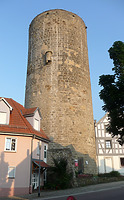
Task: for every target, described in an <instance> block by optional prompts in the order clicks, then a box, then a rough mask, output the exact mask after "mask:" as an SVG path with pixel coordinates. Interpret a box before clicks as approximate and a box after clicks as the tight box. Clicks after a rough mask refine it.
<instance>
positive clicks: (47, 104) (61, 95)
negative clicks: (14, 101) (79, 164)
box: [25, 9, 96, 173]
mask: <svg viewBox="0 0 124 200" xmlns="http://www.w3.org/2000/svg"><path fill="white" fill-rule="evenodd" d="M25 106H26V108H28V107H34V106H38V107H39V108H40V111H41V114H42V122H41V128H42V129H43V130H44V131H45V133H46V134H47V135H48V136H49V137H50V138H51V139H52V140H53V141H54V142H55V143H56V144H61V145H62V146H63V147H66V146H67V145H72V146H73V147H74V149H75V150H76V152H78V153H79V154H81V155H85V156H84V157H85V160H86V161H87V159H89V160H88V166H89V167H88V168H87V166H86V167H85V166H84V170H86V172H87V169H88V170H89V172H90V173H93V172H94V171H96V164H95V161H96V148H95V133H94V123H93V109H92V96H91V85H90V73H89V63H88V50H87V34H86V26H85V24H84V22H83V20H82V19H81V18H80V17H79V16H77V15H76V14H74V13H71V12H68V11H65V10H57V9H56V10H50V11H46V12H44V13H41V14H40V15H38V16H37V17H35V18H34V20H33V21H32V22H31V24H30V29H29V51H28V69H27V81H26V95H25ZM92 161H93V162H92ZM84 163H85V162H84Z"/></svg>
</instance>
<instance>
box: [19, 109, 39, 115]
mask: <svg viewBox="0 0 124 200" xmlns="http://www.w3.org/2000/svg"><path fill="white" fill-rule="evenodd" d="M37 110H38V112H39V115H40V117H41V113H40V110H39V108H38V107H34V108H26V109H25V108H24V109H22V110H21V112H22V114H23V115H24V116H33V115H34V114H35V112H36V111H37Z"/></svg>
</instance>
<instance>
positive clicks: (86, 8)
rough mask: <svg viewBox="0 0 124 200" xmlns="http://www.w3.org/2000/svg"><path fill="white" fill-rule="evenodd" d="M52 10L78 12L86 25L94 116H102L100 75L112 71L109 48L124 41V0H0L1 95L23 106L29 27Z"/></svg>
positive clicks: (96, 117) (95, 117)
mask: <svg viewBox="0 0 124 200" xmlns="http://www.w3.org/2000/svg"><path fill="white" fill-rule="evenodd" d="M50 9H65V10H68V11H71V12H73V13H75V14H77V15H79V16H80V17H81V18H82V19H83V20H84V22H85V24H86V26H87V27H88V28H87V43H88V55H89V67H90V78H91V87H92V101H93V113H94V119H96V120H97V121H98V120H99V119H100V118H101V117H103V115H104V111H102V105H103V102H102V101H101V100H100V98H99V91H100V90H101V88H100V87H99V85H98V81H99V76H100V75H102V74H112V67H113V62H112V60H111V59H110V58H109V54H108V49H109V48H110V47H111V46H112V44H113V43H114V41H118V40H120V41H123V42H124V1H123V0H47V1H44V0H0V96H1V97H9V98H13V99H14V100H16V101H17V102H19V103H21V104H22V105H24V98H25V85H26V72H27V58H28V28H29V24H30V23H31V21H32V20H33V18H34V17H35V16H37V15H38V14H40V13H42V12H43V11H46V10H50Z"/></svg>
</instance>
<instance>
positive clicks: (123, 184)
mask: <svg viewBox="0 0 124 200" xmlns="http://www.w3.org/2000/svg"><path fill="white" fill-rule="evenodd" d="M120 187H124V181H119V182H111V183H102V184H97V185H89V186H85V187H78V188H71V189H66V190H56V191H41V193H40V197H38V193H33V194H29V195H23V196H13V197H3V198H0V200H17V199H20V200H28V199H35V200H40V199H41V200H43V199H44V198H47V197H56V196H65V199H66V198H67V197H68V196H70V195H74V194H78V193H82V194H83V193H90V192H95V191H103V190H109V189H115V188H120Z"/></svg>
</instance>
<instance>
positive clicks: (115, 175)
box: [110, 171, 120, 177]
mask: <svg viewBox="0 0 124 200" xmlns="http://www.w3.org/2000/svg"><path fill="white" fill-rule="evenodd" d="M110 175H111V177H119V176H120V173H119V172H118V171H111V172H110Z"/></svg>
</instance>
